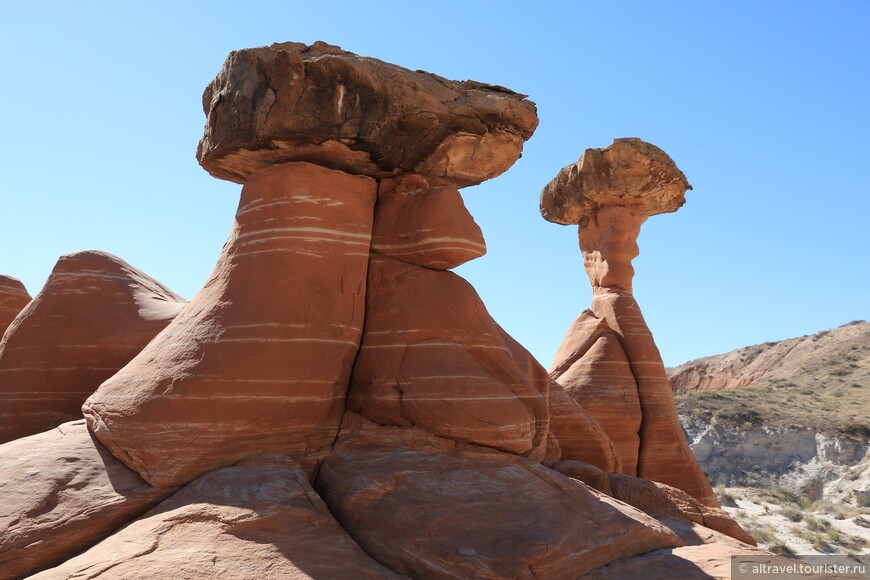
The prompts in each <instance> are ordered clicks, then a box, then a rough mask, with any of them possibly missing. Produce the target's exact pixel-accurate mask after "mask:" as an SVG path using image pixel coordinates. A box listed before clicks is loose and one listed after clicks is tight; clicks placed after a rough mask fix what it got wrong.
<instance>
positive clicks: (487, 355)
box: [348, 254, 549, 459]
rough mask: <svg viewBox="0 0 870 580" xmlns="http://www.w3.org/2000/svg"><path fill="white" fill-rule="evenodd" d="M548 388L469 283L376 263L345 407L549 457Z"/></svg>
mask: <svg viewBox="0 0 870 580" xmlns="http://www.w3.org/2000/svg"><path fill="white" fill-rule="evenodd" d="M546 389H547V384H546V383H545V384H543V385H540V384H538V383H533V382H530V381H529V380H528V378H527V377H526V376H525V375H524V373H523V372H522V371H521V370H520V368H519V367H518V366H517V363H516V361H515V360H514V358H513V356H512V353H511V351H510V349H509V348H508V346H507V345H506V344H505V342H504V340H503V339H502V337H501V333H500V329H499V328H498V326H497V325H496V324H495V322H494V321H493V320H492V318H490V316H489V313H487V311H486V308H485V307H484V306H483V303H482V302H481V301H480V298H479V297H478V296H477V293H476V292H475V291H474V289H473V288H472V287H471V286H470V285H469V284H468V282H466V281H465V280H463V279H462V278H460V277H459V276H456V275H455V274H453V273H452V272H440V271H434V270H429V269H426V268H421V267H418V266H412V265H410V264H406V263H404V262H400V261H398V260H393V259H390V258H384V257H380V256H377V255H375V254H373V255H372V258H371V264H370V267H369V281H368V294H367V299H366V327H365V334H364V336H363V340H362V346H361V348H360V354H359V357H358V358H357V361H356V364H355V366H354V373H353V381H352V385H351V388H350V392H349V395H348V408H349V409H351V410H353V411H356V412H359V413H361V414H362V415H363V416H364V417H366V418H367V419H369V420H371V421H374V422H375V423H379V424H382V425H401V426H411V425H417V426H420V427H423V428H425V429H428V430H430V431H432V432H433V433H435V434H436V435H439V436H442V437H446V438H449V439H453V440H455V441H459V442H464V443H477V444H479V445H485V446H487V447H493V448H495V449H501V450H503V451H509V452H512V453H519V454H524V455H528V456H530V457H534V458H538V459H543V457H544V453H545V451H546V444H547V431H548V419H549V416H548V410H547V398H546V397H547V393H546Z"/></svg>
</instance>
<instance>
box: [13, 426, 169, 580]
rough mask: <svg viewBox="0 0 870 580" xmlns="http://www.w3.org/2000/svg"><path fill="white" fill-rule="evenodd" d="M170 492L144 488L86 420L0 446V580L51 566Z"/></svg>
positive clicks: (105, 534) (154, 503)
mask: <svg viewBox="0 0 870 580" xmlns="http://www.w3.org/2000/svg"><path fill="white" fill-rule="evenodd" d="M174 491H175V490H174V489H156V488H153V487H151V486H150V485H148V484H147V483H145V482H144V481H142V478H140V477H139V476H138V475H136V473H135V472H134V471H131V470H130V469H128V468H127V467H126V466H125V465H124V464H123V463H121V462H120V461H118V460H117V459H115V458H114V457H112V455H111V454H110V453H109V452H108V451H107V450H106V449H105V448H104V447H103V446H102V445H101V444H100V442H99V441H97V440H96V439H95V438H94V437H93V435H92V434H91V433H90V432H88V429H87V427H86V426H85V422H84V420H78V421H74V422H71V423H64V424H63V425H60V426H58V427H57V428H55V429H52V430H51V431H46V432H45V433H39V434H37V435H30V436H29V437H23V438H21V439H17V440H15V441H11V442H9V443H5V444H3V445H0V492H2V496H3V500H2V501H0V578H4V579H5V578H23V577H25V576H29V575H30V574H33V573H34V572H38V571H39V570H42V569H44V568H48V567H51V566H56V565H57V564H60V563H61V562H64V561H65V560H67V559H68V558H71V557H72V556H74V555H75V554H78V553H79V552H81V551H82V550H85V549H87V548H88V547H90V546H93V545H94V544H96V543H97V542H99V541H100V540H102V539H103V538H105V537H106V536H108V535H109V534H112V533H114V532H115V531H116V530H117V529H118V528H120V527H121V526H123V525H124V524H126V523H127V522H129V521H131V520H133V519H135V518H137V517H139V516H140V515H141V514H143V513H145V512H146V511H148V510H149V509H151V508H152V507H153V506H155V505H157V504H158V503H159V502H160V501H162V500H163V499H165V498H166V497H167V496H169V495H171V494H172V493H173V492H174Z"/></svg>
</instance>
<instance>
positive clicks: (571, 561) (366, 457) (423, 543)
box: [316, 444, 682, 578]
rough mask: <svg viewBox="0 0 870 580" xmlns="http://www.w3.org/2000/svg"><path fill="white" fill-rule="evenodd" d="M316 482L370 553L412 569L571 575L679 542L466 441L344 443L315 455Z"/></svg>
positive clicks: (544, 472) (535, 467)
mask: <svg viewBox="0 0 870 580" xmlns="http://www.w3.org/2000/svg"><path fill="white" fill-rule="evenodd" d="M316 488H317V489H318V490H319V491H320V493H321V496H322V497H323V498H324V500H325V501H326V503H327V505H329V506H330V509H331V510H332V512H333V514H335V516H336V518H337V519H338V521H339V522H340V523H341V524H342V526H343V527H344V528H345V529H346V530H348V531H349V532H350V534H351V535H352V536H353V537H354V538H355V539H356V540H357V541H358V542H359V543H360V545H361V546H362V547H363V549H365V550H366V552H367V553H369V554H371V555H372V556H373V557H375V558H376V559H378V560H379V561H380V562H382V563H384V564H386V565H387V566H389V567H390V568H392V569H393V570H396V571H398V572H401V573H404V574H408V575H410V576H413V577H417V578H432V577H439V578H575V577H577V576H578V575H581V574H583V573H585V572H589V571H591V570H594V569H596V568H598V567H600V566H604V565H606V564H607V563H609V562H611V561H613V560H616V559H618V558H621V557H625V556H631V555H635V554H641V553H643V552H647V551H650V550H655V549H658V548H665V547H667V548H673V547H676V546H679V545H682V542H681V541H680V540H679V539H678V538H677V537H676V536H675V535H674V534H673V533H672V532H670V531H669V530H668V529H667V528H665V527H664V526H662V525H660V524H659V523H658V522H656V521H655V520H653V519H652V518H649V517H648V516H646V515H645V514H643V513H642V512H639V511H637V510H635V509H634V508H631V507H630V506H627V505H625V504H621V503H618V502H614V501H613V500H609V501H605V500H606V499H608V498H606V496H600V495H598V494H597V493H595V492H592V491H590V490H589V488H587V487H586V486H584V485H582V484H580V483H579V482H576V481H574V480H572V479H570V478H568V477H565V476H563V475H561V474H559V473H557V472H555V471H553V470H550V469H548V468H546V467H544V466H542V465H540V464H538V463H535V462H533V461H531V460H529V459H526V458H523V457H519V456H517V455H513V454H506V453H496V452H486V451H482V450H474V449H472V448H471V447H464V448H457V449H454V450H451V451H445V452H441V453H438V452H433V451H425V452H423V451H417V450H412V449H395V448H392V449H390V448H377V447H369V446H354V445H352V444H351V445H347V446H345V447H343V448H341V449H340V450H339V451H337V452H335V453H333V454H332V455H330V456H329V457H328V458H327V459H326V460H325V461H324V463H323V467H322V468H321V471H320V475H319V478H318V481H317V485H316ZM593 522H594V523H593Z"/></svg>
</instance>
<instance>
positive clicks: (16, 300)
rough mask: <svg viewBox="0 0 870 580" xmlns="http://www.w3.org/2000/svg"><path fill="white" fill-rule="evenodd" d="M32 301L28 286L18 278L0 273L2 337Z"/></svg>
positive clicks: (0, 322) (0, 327)
mask: <svg viewBox="0 0 870 580" xmlns="http://www.w3.org/2000/svg"><path fill="white" fill-rule="evenodd" d="M29 302H30V294H28V292H27V288H25V287H24V284H22V283H21V280H19V279H18V278H12V277H11V276H3V275H0V339H2V338H3V334H4V333H5V332H6V328H8V326H9V325H10V324H12V321H13V320H15V317H16V316H18V313H19V312H21V311H22V310H24V307H25V306H27V304H28V303H29Z"/></svg>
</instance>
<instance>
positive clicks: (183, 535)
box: [34, 454, 402, 580]
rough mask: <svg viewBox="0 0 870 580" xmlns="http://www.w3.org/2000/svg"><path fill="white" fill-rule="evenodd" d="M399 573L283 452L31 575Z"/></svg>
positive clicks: (204, 485)
mask: <svg viewBox="0 0 870 580" xmlns="http://www.w3.org/2000/svg"><path fill="white" fill-rule="evenodd" d="M104 574H106V575H108V576H111V577H113V578H203V577H213V578H214V577H220V578H238V579H242V578H267V577H272V578H361V579H371V580H375V579H378V580H380V579H385V578H386V579H391V578H396V579H398V578H402V576H399V575H397V574H394V573H393V572H392V571H390V570H389V569H387V568H384V567H383V566H381V565H380V564H378V563H377V562H375V561H374V560H372V559H371V558H370V557H369V556H368V555H367V554H366V553H365V552H363V550H362V549H361V548H360V547H359V546H358V545H357V544H356V543H355V542H354V541H353V539H351V537H350V536H349V535H347V532H345V531H344V530H343V529H341V527H340V526H339V525H338V523H337V522H336V521H335V518H333V517H332V515H331V514H330V513H329V510H328V508H327V507H326V505H325V504H324V503H323V500H322V499H320V497H319V496H318V495H317V493H316V492H315V491H314V490H313V489H311V486H310V485H309V484H308V480H307V478H306V475H305V472H304V471H303V470H302V469H301V468H300V467H299V466H298V465H297V464H295V463H294V462H293V461H292V460H291V459H290V458H288V457H287V456H284V455H280V454H262V455H257V456H254V457H251V458H250V459H246V460H245V461H242V462H241V463H239V464H238V465H236V466H233V467H225V468H222V469H217V470H214V471H211V472H209V473H206V474H205V475H203V476H202V477H199V478H198V479H196V480H194V481H192V482H191V483H190V484H188V485H187V486H185V487H184V488H183V489H182V490H180V491H179V492H178V493H176V494H175V495H173V496H172V497H170V498H169V499H167V500H165V501H164V502H163V503H161V504H160V505H158V506H157V507H155V508H154V509H152V510H151V511H150V512H148V513H147V514H145V515H144V516H142V517H141V518H139V519H138V520H136V521H134V522H133V523H131V524H130V525H128V526H127V527H125V528H124V529H123V530H121V531H119V532H118V533H116V534H114V535H113V536H111V537H109V538H108V539H106V540H104V541H103V542H102V543H100V544H97V545H96V546H94V547H93V548H91V549H90V550H88V551H86V552H84V553H83V554H80V555H78V556H76V557H75V558H72V559H71V560H68V561H67V562H65V563H63V564H62V565H60V566H58V567H57V568H53V569H51V570H46V571H45V572H43V573H42V574H38V575H36V576H34V578H35V579H36V578H39V579H43V580H46V579H49V578H57V579H66V578H82V577H87V578H95V577H98V576H99V577H102V576H103V575H104Z"/></svg>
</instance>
